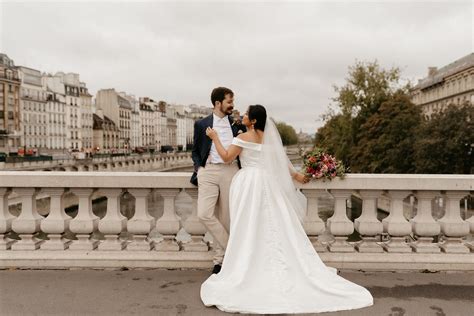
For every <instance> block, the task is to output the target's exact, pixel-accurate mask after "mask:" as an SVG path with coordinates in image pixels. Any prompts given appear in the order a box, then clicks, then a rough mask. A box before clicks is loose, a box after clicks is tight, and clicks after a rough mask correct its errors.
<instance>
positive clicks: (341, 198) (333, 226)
mask: <svg viewBox="0 0 474 316" xmlns="http://www.w3.org/2000/svg"><path fill="white" fill-rule="evenodd" d="M351 194H352V190H331V195H332V196H334V199H335V204H334V215H333V216H332V217H331V218H328V221H327V225H328V228H329V231H330V232H331V234H333V235H334V238H335V239H336V241H335V242H333V243H332V244H331V245H330V246H329V250H330V251H332V252H353V251H355V250H354V247H353V246H352V245H351V244H350V243H348V242H347V237H348V236H349V235H350V234H352V233H353V232H354V225H353V223H352V222H351V221H350V220H349V218H347V210H346V200H347V199H349V198H350V197H351Z"/></svg>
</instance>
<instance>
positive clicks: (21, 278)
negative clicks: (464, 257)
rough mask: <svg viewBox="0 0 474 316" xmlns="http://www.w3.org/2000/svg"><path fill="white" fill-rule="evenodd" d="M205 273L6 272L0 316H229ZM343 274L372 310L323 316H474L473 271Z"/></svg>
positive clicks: (0, 275) (1, 278) (1, 279)
mask: <svg viewBox="0 0 474 316" xmlns="http://www.w3.org/2000/svg"><path fill="white" fill-rule="evenodd" d="M208 275H209V272H208V271H202V270H129V271H119V270H115V271H103V270H52V271H51V270H50V271H44V270H37V271H34V270H33V271H32V270H1V271H0V315H2V316H6V315H160V316H161V315H227V314H226V313H223V312H221V311H219V310H217V309H216V308H214V307H213V308H206V307H204V306H203V305H202V303H201V300H200V298H199V288H200V285H201V283H202V282H203V281H204V280H205V279H206V278H207V277H208ZM341 275H342V276H343V277H345V278H347V279H349V280H351V281H354V282H356V283H358V284H360V285H363V286H365V287H367V288H368V289H369V290H370V292H371V293H372V294H373V296H374V298H375V305H374V306H372V307H369V308H365V309H360V310H355V311H346V312H335V313H324V314H319V315H334V316H335V315H377V316H379V315H390V316H402V315H416V316H424V315H434V316H443V315H449V316H451V315H466V316H468V315H474V272H473V273H359V272H343V273H341Z"/></svg>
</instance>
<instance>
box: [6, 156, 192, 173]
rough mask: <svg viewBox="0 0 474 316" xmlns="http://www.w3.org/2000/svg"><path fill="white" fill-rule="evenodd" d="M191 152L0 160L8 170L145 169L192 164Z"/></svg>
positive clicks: (171, 167)
mask: <svg viewBox="0 0 474 316" xmlns="http://www.w3.org/2000/svg"><path fill="white" fill-rule="evenodd" d="M192 165H193V163H192V159H191V153H189V152H182V153H158V154H140V155H139V154H132V155H129V156H116V157H96V158H88V159H58V160H40V161H22V162H12V163H6V162H0V170H8V171H25V170H28V171H33V170H34V171H36V170H38V171H111V170H117V171H147V170H156V169H160V170H167V169H173V168H175V167H183V166H192Z"/></svg>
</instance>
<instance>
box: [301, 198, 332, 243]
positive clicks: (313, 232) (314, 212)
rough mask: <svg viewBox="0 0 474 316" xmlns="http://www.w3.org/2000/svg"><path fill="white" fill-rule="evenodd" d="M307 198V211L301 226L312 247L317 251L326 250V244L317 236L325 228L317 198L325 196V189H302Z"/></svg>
mask: <svg viewBox="0 0 474 316" xmlns="http://www.w3.org/2000/svg"><path fill="white" fill-rule="evenodd" d="M302 192H303V194H304V195H305V196H306V200H307V213H306V216H305V218H304V219H303V227H304V230H305V232H306V234H307V235H308V237H309V240H311V243H312V244H313V247H314V249H316V251H317V252H325V251H327V250H328V247H327V245H325V244H322V243H321V241H319V236H320V235H321V234H322V233H323V232H324V230H325V229H326V225H325V224H324V221H323V220H322V219H321V218H320V217H319V199H320V198H322V197H325V196H326V195H327V192H326V191H325V190H302Z"/></svg>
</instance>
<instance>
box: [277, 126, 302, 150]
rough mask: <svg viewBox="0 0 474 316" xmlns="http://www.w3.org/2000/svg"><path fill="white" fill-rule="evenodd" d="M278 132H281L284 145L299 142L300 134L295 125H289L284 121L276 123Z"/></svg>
mask: <svg viewBox="0 0 474 316" xmlns="http://www.w3.org/2000/svg"><path fill="white" fill-rule="evenodd" d="M275 125H276V127H277V129H278V132H279V133H280V137H281V141H282V143H283V145H285V146H288V145H294V144H296V143H297V142H298V136H297V135H296V131H295V129H294V128H293V126H291V125H288V124H286V123H284V122H277V123H275Z"/></svg>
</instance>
